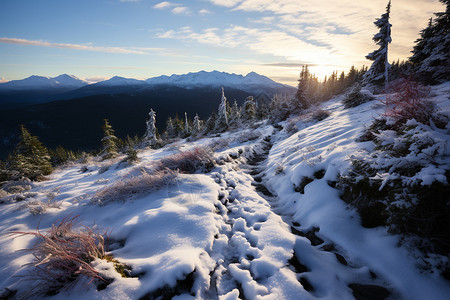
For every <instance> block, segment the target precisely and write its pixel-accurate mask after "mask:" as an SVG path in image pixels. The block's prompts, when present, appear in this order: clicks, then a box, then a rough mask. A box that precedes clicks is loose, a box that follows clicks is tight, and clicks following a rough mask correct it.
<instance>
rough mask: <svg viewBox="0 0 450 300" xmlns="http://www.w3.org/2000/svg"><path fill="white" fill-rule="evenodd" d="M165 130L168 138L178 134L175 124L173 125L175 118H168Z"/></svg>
mask: <svg viewBox="0 0 450 300" xmlns="http://www.w3.org/2000/svg"><path fill="white" fill-rule="evenodd" d="M164 132H165V136H166V138H167V139H172V138H174V137H176V136H177V133H176V130H175V126H174V125H173V120H172V118H171V117H168V118H167V121H166V130H165V131H164Z"/></svg>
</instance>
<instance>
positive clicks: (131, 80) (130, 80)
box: [93, 76, 146, 86]
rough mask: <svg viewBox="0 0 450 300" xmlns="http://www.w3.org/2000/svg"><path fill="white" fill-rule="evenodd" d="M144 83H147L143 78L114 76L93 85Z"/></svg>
mask: <svg viewBox="0 0 450 300" xmlns="http://www.w3.org/2000/svg"><path fill="white" fill-rule="evenodd" d="M144 84H146V82H145V81H143V80H138V79H134V78H125V77H120V76H114V77H112V78H110V79H108V80H105V81H100V82H97V83H94V84H93V86H127V85H144Z"/></svg>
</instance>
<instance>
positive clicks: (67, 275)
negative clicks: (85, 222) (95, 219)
mask: <svg viewBox="0 0 450 300" xmlns="http://www.w3.org/2000/svg"><path fill="white" fill-rule="evenodd" d="M77 225H78V220H77V217H73V218H64V219H62V220H61V221H60V222H59V223H57V224H55V225H53V226H52V227H51V228H50V229H49V230H48V231H46V232H45V233H41V232H40V231H39V230H36V231H35V232H13V233H12V234H13V235H14V236H22V235H32V236H35V237H36V238H37V241H36V242H35V243H34V245H33V246H32V247H31V248H29V249H27V251H29V252H31V253H32V254H33V256H34V261H33V262H32V263H30V264H29V265H30V266H34V269H33V270H31V271H30V273H29V274H28V275H26V276H25V279H29V280H33V281H34V282H35V284H34V285H33V288H32V289H31V290H29V291H28V295H22V296H24V298H28V297H31V296H33V297H36V296H37V295H42V296H43V295H54V294H56V293H58V292H59V291H61V290H63V289H67V288H69V287H70V286H73V285H74V284H75V283H76V282H77V281H78V280H79V279H80V278H81V277H87V278H90V281H89V283H90V282H92V281H94V280H96V279H98V280H101V281H105V279H104V278H103V277H102V276H101V274H100V273H99V272H98V271H97V270H96V269H95V268H94V267H93V266H92V265H91V262H93V261H94V260H95V259H97V258H100V259H101V258H103V256H104V254H105V252H104V238H103V236H102V234H100V233H98V232H97V231H96V230H94V229H92V228H89V227H87V226H82V227H79V226H77ZM76 226H77V227H79V228H77V229H75V228H74V227H76Z"/></svg>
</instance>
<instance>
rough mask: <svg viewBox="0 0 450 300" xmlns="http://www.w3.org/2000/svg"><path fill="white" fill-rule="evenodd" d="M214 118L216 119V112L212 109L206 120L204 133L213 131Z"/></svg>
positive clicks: (214, 125)
mask: <svg viewBox="0 0 450 300" xmlns="http://www.w3.org/2000/svg"><path fill="white" fill-rule="evenodd" d="M216 120H217V114H216V113H215V112H214V111H213V112H212V113H211V115H210V116H209V118H208V119H207V120H206V124H205V129H204V133H205V134H211V133H214V132H215V128H216Z"/></svg>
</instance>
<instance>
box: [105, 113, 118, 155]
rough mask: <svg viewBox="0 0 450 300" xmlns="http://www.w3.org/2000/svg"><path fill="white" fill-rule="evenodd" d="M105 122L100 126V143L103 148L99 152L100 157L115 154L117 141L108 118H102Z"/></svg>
mask: <svg viewBox="0 0 450 300" xmlns="http://www.w3.org/2000/svg"><path fill="white" fill-rule="evenodd" d="M104 121H105V123H104V124H103V126H102V129H103V138H102V145H103V149H102V152H101V156H102V159H103V160H105V159H110V158H114V157H116V156H117V154H118V153H117V142H118V138H117V137H116V136H115V135H114V130H113V129H112V126H111V125H110V124H109V122H108V119H104Z"/></svg>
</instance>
